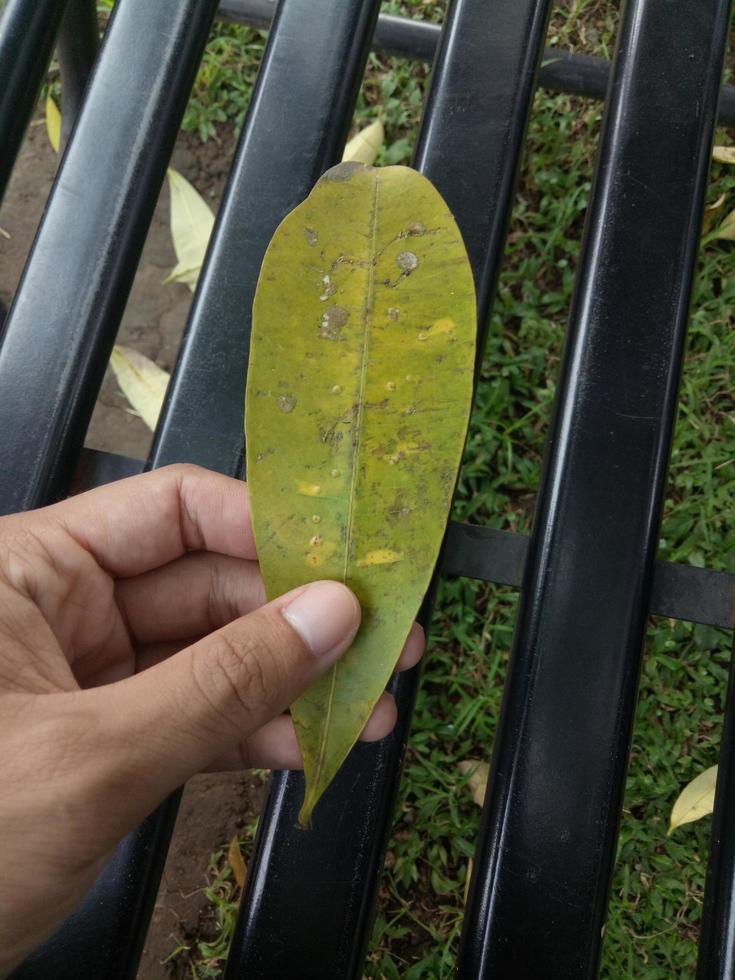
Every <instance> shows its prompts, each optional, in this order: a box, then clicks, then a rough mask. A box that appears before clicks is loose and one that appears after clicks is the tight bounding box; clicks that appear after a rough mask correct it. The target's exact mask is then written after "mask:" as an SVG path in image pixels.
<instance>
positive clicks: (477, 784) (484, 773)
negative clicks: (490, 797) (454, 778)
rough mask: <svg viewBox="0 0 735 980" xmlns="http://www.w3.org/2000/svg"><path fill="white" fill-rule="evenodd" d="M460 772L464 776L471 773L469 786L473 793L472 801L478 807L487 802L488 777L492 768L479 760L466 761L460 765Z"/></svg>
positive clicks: (468, 781)
mask: <svg viewBox="0 0 735 980" xmlns="http://www.w3.org/2000/svg"><path fill="white" fill-rule="evenodd" d="M458 765H459V771H460V772H461V773H462V775H463V776H466V775H467V774H468V773H469V779H468V780H467V785H468V786H469V788H470V792H471V793H472V799H473V800H474V801H475V803H476V804H477V805H478V806H482V805H483V804H484V802H485V790H486V789H487V777H488V775H489V773H490V766H489V765H488V763H487V762H480V760H479V759H465V760H464V761H463V762H460V763H459V764H458Z"/></svg>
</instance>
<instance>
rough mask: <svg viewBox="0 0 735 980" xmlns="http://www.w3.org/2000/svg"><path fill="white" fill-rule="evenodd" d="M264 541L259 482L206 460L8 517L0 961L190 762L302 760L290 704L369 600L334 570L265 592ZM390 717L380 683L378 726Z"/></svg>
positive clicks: (3, 594)
mask: <svg viewBox="0 0 735 980" xmlns="http://www.w3.org/2000/svg"><path fill="white" fill-rule="evenodd" d="M255 558H256V554H255V544H254V541H253V535H252V529H251V526H250V518H249V511H248V497H247V489H246V487H245V484H243V483H241V482H239V481H236V480H231V479H228V478H227V477H224V476H220V475H217V474H214V473H208V472H207V471H205V470H201V469H198V468H196V467H191V466H172V467H167V468H165V469H161V470H157V471H155V472H153V473H148V474H145V475H143V476H139V477H133V478H132V479H129V480H123V481H120V482H119V483H115V484H111V485H109V486H107V487H104V488H101V489H99V490H93V491H91V492H89V493H86V494H83V495H81V496H79V497H75V498H72V499H70V500H67V501H64V502H63V503H60V504H56V505H54V506H52V507H47V508H45V509H43V510H39V511H35V512H31V513H27V514H17V515H12V516H10V517H4V518H0V781H1V784H2V786H3V793H2V796H0V842H1V845H2V848H1V852H0V853H2V876H1V877H0V974H3V973H4V972H5V971H7V970H10V969H12V968H13V967H14V966H16V965H17V964H18V963H20V962H21V961H22V960H23V959H24V958H25V956H27V955H28V953H30V952H31V951H32V950H33V949H34V948H35V947H36V946H37V945H38V944H39V943H40V942H41V941H42V940H43V939H44V938H45V937H46V936H47V935H48V934H50V933H51V932H52V931H53V929H54V928H55V927H56V926H58V925H59V924H60V923H61V922H62V921H63V920H64V919H65V918H66V917H67V916H68V915H69V914H70V913H71V912H72V911H73V909H74V907H75V906H76V905H77V904H78V903H79V901H80V900H81V898H82V897H83V895H84V893H85V891H86V890H87V889H88V888H89V886H90V885H91V883H92V882H93V880H94V878H95V877H96V875H97V874H98V872H99V871H100V869H101V867H102V865H103V863H104V862H105V860H106V859H107V858H108V857H109V855H110V852H111V850H112V848H113V847H114V846H115V844H116V843H117V842H118V841H119V840H120V839H121V838H122V837H123V836H124V835H125V834H126V833H127V832H128V831H129V830H131V829H132V828H133V827H134V826H135V825H136V824H137V823H138V822H139V821H140V820H142V819H143V818H144V817H145V816H147V814H148V813H150V812H151V811H152V810H153V809H154V808H155V807H156V806H157V805H158V803H160V802H161V801H162V800H163V799H164V798H165V797H166V796H167V795H168V794H169V793H171V792H172V791H173V790H174V789H176V787H177V786H180V785H181V784H182V783H184V782H185V781H186V779H188V778H189V777H190V776H192V775H194V774H195V773H197V772H199V771H201V770H204V769H230V768H242V767H247V766H259V767H264V768H300V766H301V759H300V755H299V752H298V746H297V743H296V736H295V732H294V729H293V724H292V722H291V719H290V716H289V715H288V714H286V713H284V712H285V711H286V709H287V707H288V705H289V704H291V703H292V702H293V701H294V700H295V699H296V698H297V697H298V696H299V694H301V693H302V691H304V690H305V689H306V688H307V687H308V686H309V685H310V684H311V683H312V682H313V681H315V680H316V678H317V677H318V676H319V675H320V674H322V673H323V672H325V671H326V670H328V669H329V667H331V665H332V664H333V663H334V662H335V661H336V660H337V659H338V658H339V657H340V656H341V655H342V654H343V653H344V652H345V651H346V650H347V649H348V647H349V646H350V644H351V642H352V640H353V638H354V635H355V632H356V631H357V628H358V625H359V621H360V609H359V606H358V603H357V600H356V599H355V597H354V595H353V594H352V593H351V592H350V591H349V590H348V589H347V588H346V587H345V586H344V585H341V584H339V583H336V582H320V583H314V584H312V585H308V586H305V587H302V588H300V589H295V590H294V591H292V592H290V593H288V594H287V595H285V596H282V597H281V598H279V599H276V600H275V601H274V602H271V603H268V604H264V603H265V593H264V589H263V582H262V579H261V577H260V572H259V569H258V565H257V561H256V560H255ZM423 646H424V644H423V633H422V631H421V629H420V627H418V626H414V628H413V630H412V632H411V634H410V635H409V638H408V640H407V643H406V647H405V648H404V651H403V653H402V655H401V659H400V662H399V669H406V668H408V667H411V666H413V665H414V664H415V663H417V662H418V660H419V659H420V657H421V655H422V653H423ZM395 717H396V709H395V704H394V702H393V699H392V698H391V697H390V696H389V695H388V694H385V695H384V696H383V698H382V699H381V700H380V701H379V702H378V705H377V706H376V709H375V711H374V713H373V716H372V718H371V719H370V721H369V722H368V725H367V726H366V729H365V732H364V733H363V737H364V738H367V739H376V738H382V737H383V736H384V735H386V734H387V733H388V732H389V731H390V730H391V728H392V727H393V725H394V723H395Z"/></svg>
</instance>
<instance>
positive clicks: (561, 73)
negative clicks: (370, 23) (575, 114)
mask: <svg viewBox="0 0 735 980" xmlns="http://www.w3.org/2000/svg"><path fill="white" fill-rule="evenodd" d="M274 9H275V0H220V5H219V10H218V16H219V17H221V18H222V19H223V20H226V21H235V22H237V23H240V24H250V25H251V26H252V27H261V28H267V27H268V26H269V24H270V21H271V18H272V17H273V11H274ZM440 33H441V28H440V27H439V25H438V24H432V23H429V22H428V21H422V20H414V19H411V18H409V17H395V16H393V15H392V14H381V15H380V17H379V19H378V23H377V25H376V28H375V34H374V35H373V44H372V46H373V48H374V49H375V50H376V51H382V52H383V53H384V54H393V55H398V57H402V58H415V59H419V60H422V61H433V59H434V54H435V53H436V46H437V44H438V43H439V34H440ZM609 81H610V62H609V61H606V60H605V59H604V58H597V57H595V56H594V55H588V54H576V53H575V52H572V51H564V50H560V49H559V48H546V50H545V51H544V54H543V58H542V61H541V66H540V68H539V74H538V82H539V85H540V86H541V87H542V88H546V89H549V91H551V92H566V93H568V94H569V95H586V96H588V97H590V98H593V99H604V98H605V95H606V93H607V87H608V83H609ZM719 119H720V123H721V124H722V125H723V126H735V86H733V85H724V86H723V87H722V95H721V98H720V110H719Z"/></svg>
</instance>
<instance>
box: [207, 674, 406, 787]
mask: <svg viewBox="0 0 735 980" xmlns="http://www.w3.org/2000/svg"><path fill="white" fill-rule="evenodd" d="M397 716H398V712H397V709H396V702H395V700H394V699H393V697H392V696H391V695H390V694H388V693H384V694H383V695H382V696H381V698H380V700H379V701H378V703H377V704H376V705H375V708H374V709H373V713H372V715H371V716H370V720H369V721H368V723H367V725H366V726H365V728H364V729H363V732H362V735H361V736H360V741H362V742H377V741H379V740H380V739H381V738H385V736H386V735H389V734H390V732H391V731H392V730H393V727H394V725H395V723H396V718H397ZM303 766H304V764H303V761H302V759H301V752H300V751H299V743H298V741H297V739H296V729H295V728H294V725H293V722H292V720H291V716H290V715H279V716H278V717H277V718H274V719H273V720H272V721H269V722H268V723H267V724H266V725H264V726H263V727H262V728H260V729H259V730H258V731H257V732H255V734H253V735H251V736H250V738H248V739H246V740H245V741H244V742H241V743H240V744H239V745H237V746H235V747H234V748H233V749H231V750H230V751H229V752H227V753H225V754H224V755H221V756H220V757H219V758H218V759H216V760H215V761H214V762H213V763H212V764H211V765H210V766H209V767H208V768H209V770H210V771H211V772H223V771H225V770H238V769H252V768H257V769H303Z"/></svg>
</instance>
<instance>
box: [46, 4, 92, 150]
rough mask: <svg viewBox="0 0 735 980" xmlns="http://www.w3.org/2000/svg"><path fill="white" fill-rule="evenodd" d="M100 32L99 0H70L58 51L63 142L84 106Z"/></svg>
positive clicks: (60, 31) (58, 42) (62, 25)
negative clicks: (98, 17) (83, 102)
mask: <svg viewBox="0 0 735 980" xmlns="http://www.w3.org/2000/svg"><path fill="white" fill-rule="evenodd" d="M99 43H100V35H99V29H98V27H97V3H96V0H68V6H67V8H66V13H65V14H64V18H63V20H62V21H61V28H60V29H59V38H58V41H57V44H56V51H57V55H58V58H59V70H60V72H61V142H62V144H66V141H67V140H68V139H69V134H70V133H71V130H72V126H73V125H74V123H75V122H76V119H77V116H78V115H79V111H80V109H81V108H82V101H83V99H84V92H85V89H86V88H87V82H88V81H89V77H90V75H91V74H92V66H93V65H94V59H95V58H96V57H97V49H98V48H99Z"/></svg>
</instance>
